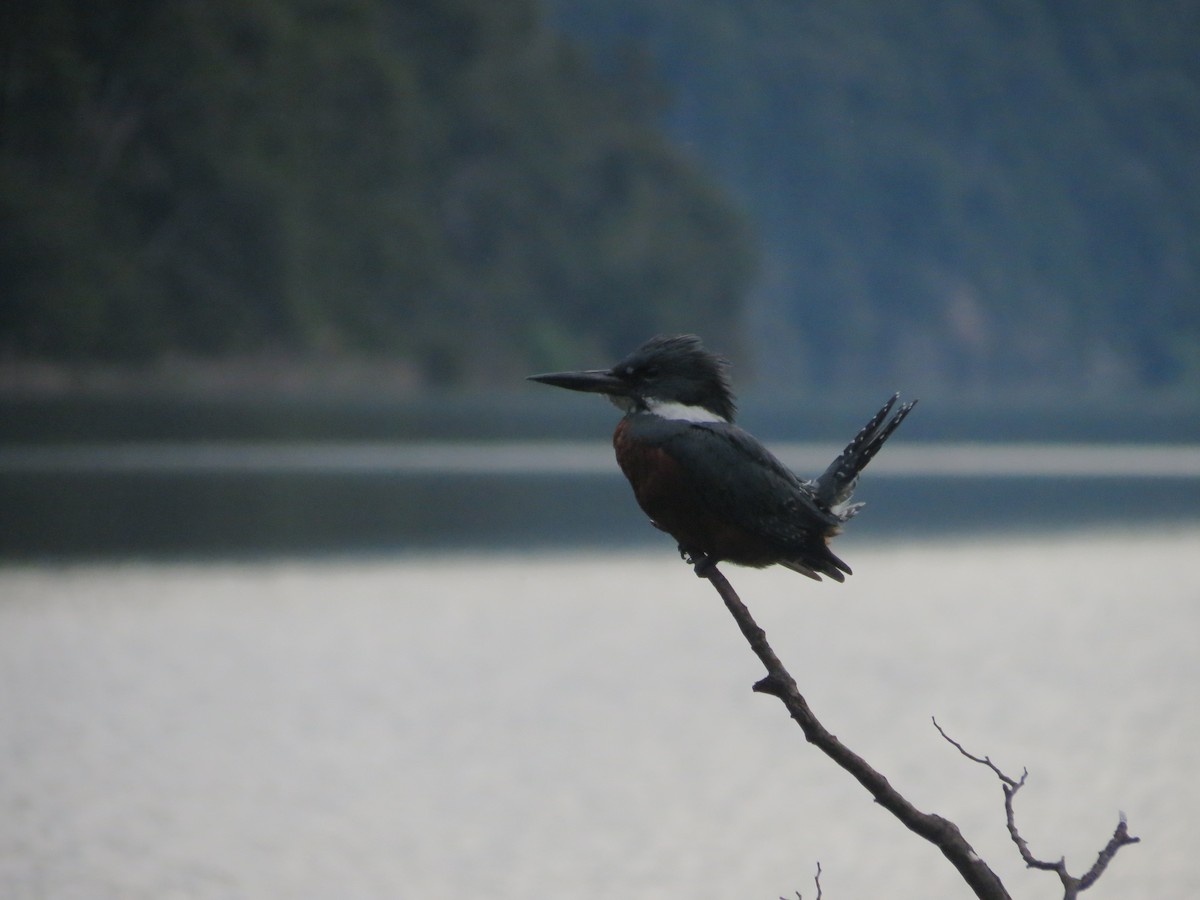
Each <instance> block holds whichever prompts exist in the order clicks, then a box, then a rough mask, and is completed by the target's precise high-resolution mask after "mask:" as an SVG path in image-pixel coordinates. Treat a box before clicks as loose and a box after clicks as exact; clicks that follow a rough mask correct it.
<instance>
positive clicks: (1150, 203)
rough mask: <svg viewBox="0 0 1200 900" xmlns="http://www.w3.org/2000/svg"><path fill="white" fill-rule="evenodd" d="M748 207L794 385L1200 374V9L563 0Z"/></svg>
mask: <svg viewBox="0 0 1200 900" xmlns="http://www.w3.org/2000/svg"><path fill="white" fill-rule="evenodd" d="M548 2H549V8H550V9H551V11H552V14H553V19H554V21H555V22H557V23H558V25H559V26H560V27H562V28H564V29H565V30H567V31H568V32H569V33H571V34H574V35H576V36H578V37H580V38H581V39H583V40H585V41H587V42H588V44H589V45H590V46H591V47H592V49H593V51H594V52H595V53H596V55H597V58H598V60H599V61H600V64H601V65H605V64H612V65H619V64H620V60H622V59H626V58H629V57H630V56H631V55H635V56H636V55H638V54H641V56H642V57H643V58H644V59H646V60H648V61H649V64H650V65H651V67H652V68H654V69H655V70H656V71H657V73H658V74H659V75H660V77H661V78H662V79H663V80H664V81H665V82H666V83H667V84H668V85H669V86H670V88H671V90H672V92H673V103H672V104H671V106H670V107H669V117H668V123H669V127H670V129H671V131H672V133H673V134H674V136H675V137H676V139H677V140H679V141H680V142H681V143H684V144H686V145H687V146H689V147H690V148H692V149H693V151H694V152H695V153H697V154H698V155H700V156H701V157H702V158H703V159H705V160H706V161H707V162H708V164H709V165H710V167H711V168H712V170H713V171H716V172H717V173H719V175H720V176H721V178H722V179H723V181H724V183H725V184H726V185H728V186H730V187H731V188H732V189H734V190H735V191H736V192H737V194H738V195H739V196H740V197H741V198H742V200H743V202H744V203H745V205H746V206H747V208H748V209H749V210H750V211H751V213H752V215H753V217H754V219H755V221H756V224H757V225H758V228H759V234H760V236H761V238H762V240H763V245H764V266H763V277H762V281H761V282H760V284H759V287H758V289H757V290H756V292H755V293H754V295H753V296H752V298H751V300H750V303H749V306H748V308H747V310H746V315H745V319H744V322H745V325H746V327H747V328H748V330H749V333H750V336H751V343H752V345H753V346H755V347H756V349H757V354H758V358H759V362H760V370H761V371H762V372H763V373H764V374H768V375H771V376H773V377H775V378H777V379H779V380H780V381H782V382H783V383H786V384H799V385H822V384H824V385H843V384H847V383H855V382H862V381H864V380H866V381H871V382H878V381H879V380H890V379H896V380H897V382H898V383H907V384H909V385H912V384H914V383H916V384H920V385H926V384H941V385H946V386H948V387H963V386H965V387H973V386H974V387H979V386H987V385H1010V386H1020V387H1022V388H1023V389H1024V388H1029V389H1035V390H1036V389H1042V388H1048V389H1061V388H1066V389H1067V390H1070V391H1078V390H1079V389H1081V388H1092V389H1094V390H1096V391H1100V392H1103V391H1107V390H1110V389H1114V388H1122V387H1146V386H1159V385H1172V384H1173V385H1179V384H1185V383H1190V384H1192V385H1195V386H1200V6H1198V5H1197V4H1194V3H1187V2H1178V0H1147V2H1141V3H1092V2H1087V0H1007V2H1004V3H995V2H991V0H956V2H944V0H915V2H908V3H890V4H889V3H879V2H875V0H846V2H841V3H835V4H824V3H798V2H794V0H745V2H738V3H734V2H729V0H607V2H605V3H593V2H589V0H548Z"/></svg>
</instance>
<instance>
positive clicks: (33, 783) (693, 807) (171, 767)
mask: <svg viewBox="0 0 1200 900" xmlns="http://www.w3.org/2000/svg"><path fill="white" fill-rule="evenodd" d="M897 483H899V479H897ZM1103 483H1104V484H1107V485H1109V487H1110V488H1115V487H1116V485H1117V484H1118V483H1119V479H1118V480H1112V479H1110V480H1108V481H1105V482H1103ZM879 484H880V486H882V481H881V482H880V483H879ZM875 487H876V485H872V490H874V488H875ZM1001 496H1002V495H1001ZM622 499H623V500H626V501H627V500H628V498H625V497H622ZM869 499H871V500H872V501H873V502H874V501H875V500H877V499H880V498H879V497H877V496H872V497H870V498H869ZM879 505H880V506H883V505H884V504H883V502H882V500H880V504H879ZM873 511H874V506H873V507H871V508H869V509H868V510H867V511H866V512H864V517H865V516H866V515H867V514H868V513H871V512H873ZM584 512H586V511H584ZM864 520H865V519H864ZM838 549H839V553H840V554H841V555H843V556H844V558H846V559H847V560H848V561H849V562H850V563H851V565H853V566H854V568H855V572H856V574H855V576H854V577H853V578H851V579H850V580H849V581H848V583H847V584H845V585H841V586H839V585H833V584H814V583H813V582H810V581H808V580H806V579H803V578H799V577H798V576H795V575H793V574H791V573H788V572H784V571H779V572H776V571H767V572H751V571H746V570H740V569H736V568H729V569H726V574H727V575H729V576H730V578H731V579H732V580H733V582H734V584H735V585H736V586H737V587H738V588H739V590H740V591H741V594H742V596H743V599H744V600H745V601H746V602H747V603H748V605H749V606H750V607H751V609H752V610H753V611H754V613H755V614H756V616H757V618H758V620H759V622H760V624H762V625H763V626H764V627H765V628H766V630H767V632H768V635H769V637H770V638H771V640H772V642H773V643H774V646H775V648H776V650H777V651H778V652H779V654H780V656H781V657H782V658H783V659H784V661H785V662H786V663H787V664H788V665H789V667H790V668H791V671H792V673H793V674H794V675H795V676H796V678H797V680H798V681H799V683H800V685H801V689H802V690H803V691H804V693H805V694H806V696H807V697H808V699H809V701H810V703H811V704H812V706H813V708H814V710H815V711H816V713H817V715H818V716H819V717H820V718H821V719H822V720H823V721H824V722H825V724H826V725H827V726H828V727H829V728H830V729H831V730H832V731H833V732H835V733H836V734H838V735H839V737H841V738H842V740H843V741H845V742H846V743H847V744H848V745H849V746H850V747H852V748H853V749H855V750H857V751H858V752H859V753H861V754H862V755H863V756H865V757H866V758H867V759H868V760H869V761H871V762H872V763H873V764H875V765H876V767H877V768H879V770H880V771H882V772H883V773H884V774H885V775H887V776H888V777H889V779H890V780H891V781H892V783H893V784H894V785H895V786H897V787H898V788H899V789H900V790H902V791H903V792H904V793H906V794H907V795H908V796H909V798H910V799H912V800H913V801H914V802H915V803H916V804H917V805H918V806H919V807H921V808H923V809H927V810H933V811H937V812H940V813H942V814H943V815H946V816H948V817H950V818H951V819H953V820H954V821H956V822H957V823H958V824H959V825H960V826H961V828H962V829H963V831H964V833H965V835H966V836H967V838H968V839H969V840H970V841H971V842H972V843H973V845H974V846H975V848H976V850H977V851H979V852H980V854H981V855H982V856H983V857H984V858H985V859H987V860H988V861H989V862H990V863H991V864H992V866H993V868H995V869H996V870H997V871H998V872H999V873H1000V874H1001V876H1002V877H1003V879H1004V880H1005V882H1006V884H1007V885H1008V887H1009V889H1010V891H1011V892H1012V893H1013V894H1014V896H1021V897H1027V898H1037V897H1044V898H1052V897H1059V896H1061V889H1060V888H1059V887H1058V883H1057V879H1056V878H1055V877H1054V876H1053V875H1052V874H1048V873H1036V872H1027V871H1026V870H1025V869H1024V868H1023V866H1022V865H1021V864H1020V862H1019V860H1018V857H1017V854H1016V850H1015V848H1014V847H1013V846H1012V845H1011V843H1010V842H1009V840H1008V837H1007V835H1006V833H1005V830H1004V827H1003V808H1002V796H1001V792H1000V789H999V787H998V785H997V783H996V781H995V779H994V777H993V776H992V775H991V773H989V772H988V771H986V770H984V769H983V768H981V767H979V766H976V765H974V764H972V763H970V762H968V761H966V760H965V759H963V758H961V757H960V756H959V755H958V754H957V753H956V752H955V751H954V750H953V749H952V748H950V747H949V746H948V745H947V744H945V743H944V742H943V741H942V740H941V738H940V737H938V735H937V734H936V732H935V731H934V729H933V727H932V725H931V724H930V716H931V715H936V716H937V718H938V721H939V722H940V723H941V724H942V725H943V726H944V727H945V728H946V729H947V730H948V731H949V732H950V733H951V734H952V735H953V736H955V737H956V738H957V739H959V740H961V741H962V742H964V743H965V745H966V746H967V747H968V748H969V749H971V750H973V751H975V752H976V753H979V754H984V753H986V754H990V755H991V757H992V758H993V759H994V760H995V761H996V762H997V763H998V764H1000V765H1001V766H1002V767H1004V768H1005V769H1007V770H1008V771H1009V772H1010V773H1013V774H1017V775H1019V774H1020V772H1021V769H1022V767H1028V768H1029V771H1030V777H1029V782H1028V784H1027V786H1026V787H1025V788H1024V790H1023V791H1022V792H1021V794H1020V795H1019V796H1018V799H1017V813H1018V817H1019V822H1020V824H1021V825H1022V827H1023V830H1024V833H1025V836H1026V837H1027V838H1028V839H1029V841H1030V843H1031V845H1032V849H1033V850H1034V852H1035V853H1038V854H1039V855H1041V856H1043V857H1046V858H1051V859H1056V858H1058V857H1059V856H1060V855H1063V854H1065V855H1066V857H1067V861H1068V863H1069V864H1070V866H1071V868H1072V870H1073V871H1076V872H1079V871H1082V870H1083V869H1085V868H1086V867H1087V866H1088V865H1090V863H1091V861H1092V860H1093V859H1094V857H1095V854H1096V852H1097V851H1098V850H1099V849H1100V847H1101V846H1103V844H1104V843H1105V841H1106V840H1107V839H1108V837H1109V835H1110V834H1111V832H1112V829H1113V828H1114V826H1115V825H1116V822H1117V816H1118V812H1119V811H1122V810H1123V811H1124V812H1125V813H1126V814H1127V815H1128V818H1129V823H1130V827H1131V830H1132V832H1133V833H1134V834H1137V835H1139V836H1141V838H1142V839H1143V842H1142V843H1141V844H1139V845H1136V846H1133V847H1127V848H1125V849H1124V850H1122V851H1121V853H1120V854H1119V855H1118V857H1117V859H1116V861H1115V862H1114V863H1113V865H1112V867H1111V869H1110V870H1109V872H1108V873H1107V874H1106V875H1105V876H1104V877H1103V879H1102V880H1101V881H1100V882H1099V883H1098V885H1097V886H1096V887H1094V888H1093V889H1092V890H1091V891H1089V893H1088V896H1089V898H1096V900H1102V898H1129V897H1190V896H1197V895H1200V855H1198V854H1197V853H1196V848H1195V844H1196V837H1197V830H1196V827H1195V825H1196V821H1197V813H1196V811H1197V810H1198V809H1200V781H1198V780H1197V779H1196V777H1195V767H1196V759H1197V756H1196V747H1197V746H1200V702H1197V701H1198V700H1200V565H1198V564H1197V561H1196V560H1197V551H1198V550H1200V528H1198V527H1196V526H1195V525H1180V524H1175V525H1159V526H1154V527H1139V528H1138V529H1137V530H1136V531H1134V530H1129V529H1127V528H1122V527H1116V526H1112V525H1110V526H1108V527H1104V528H1099V529H1089V530H1076V531H1059V532H1057V533H1053V534H1044V535H1040V536H1038V535H1032V534H1029V533H1025V534H995V533H994V534H988V535H984V536H982V537H974V538H972V537H969V536H968V537H964V536H957V537H955V536H947V535H945V534H943V535H941V536H938V537H927V538H919V539H904V538H902V537H893V538H892V539H891V540H889V541H888V542H887V543H879V542H877V541H875V540H873V539H872V538H871V537H870V536H869V535H866V536H864V535H863V534H862V533H861V532H851V533H849V534H847V535H845V536H844V537H843V538H840V539H839V544H838ZM760 675H761V671H760V669H759V666H758V663H757V660H756V659H755V658H754V657H753V656H752V654H751V653H750V651H749V649H748V648H747V647H746V645H745V643H744V642H743V640H742V638H741V636H740V635H739V634H738V632H737V630H736V628H735V626H734V623H733V622H732V621H731V620H730V619H729V617H728V614H727V613H726V611H725V609H724V607H723V605H722V604H721V602H720V600H719V599H718V598H717V597H716V595H715V594H714V593H713V592H712V590H711V588H710V587H709V585H707V584H706V583H704V582H701V581H699V580H698V579H696V578H694V577H693V576H692V575H691V574H690V571H689V570H688V568H687V567H686V566H684V565H683V564H682V563H680V562H679V561H678V560H676V559H674V554H673V552H672V550H671V548H670V547H669V545H664V544H663V542H662V541H659V542H658V543H656V544H655V545H654V548H653V551H637V552H632V551H613V552H604V553H590V554H580V553H577V552H561V551H560V552H549V553H537V554H534V553H528V554H524V555H515V554H501V553H479V552H471V553H444V554H440V555H431V556H418V555H412V554H409V555H399V556H395V555H393V556H376V557H360V558H357V559H340V560H338V559H331V560H326V561H312V560H308V561H305V560H299V559H275V560H266V561H258V562H252V561H245V562H174V563H166V562H161V563H155V562H124V563H93V564H74V565H50V564H35V563H21V564H10V565H8V566H6V567H0V810H3V815H0V896H3V897H5V898H11V900H34V898H89V900H107V898H114V900H115V898H121V900H126V898H155V900H158V898H176V897H178V898H185V897H186V898H263V897H287V898H298V900H305V898H313V900H316V898H322V900H323V898H328V897H339V898H343V897H344V898H408V897H412V898H469V897H489V898H514V900H526V898H534V897H554V898H560V900H562V898H589V900H590V898H622V900H629V898H645V900H650V898H664V900H665V898H672V900H674V898H681V897H686V898H691V900H698V898H713V900H716V898H721V900H727V898H761V900H774V898H777V897H780V896H787V897H793V896H794V892H795V891H797V890H800V891H803V893H804V896H805V897H806V898H810V897H812V896H815V891H814V890H813V884H812V877H813V874H814V872H815V870H816V864H817V862H818V861H820V863H821V867H822V869H823V876H822V886H823V888H824V895H825V896H826V897H846V898H849V897H913V898H927V897H966V896H969V894H968V892H967V891H966V889H965V887H963V886H962V884H961V882H959V881H958V879H957V876H956V875H955V873H954V872H953V870H952V869H951V868H950V867H949V865H948V864H947V863H946V862H945V860H944V859H943V858H942V857H941V856H940V854H938V853H937V852H936V851H935V850H933V849H932V848H930V847H929V846H928V845H926V844H924V843H923V842H922V841H920V839H918V838H915V837H914V836H912V835H911V834H909V833H908V832H906V831H905V830H904V829H903V828H902V827H901V826H900V825H899V824H898V823H896V822H895V821H894V820H893V819H892V818H891V817H890V816H889V815H888V814H886V813H885V812H884V811H882V810H881V809H880V808H879V807H877V806H876V805H875V804H874V803H872V802H871V800H870V798H869V796H868V795H867V794H866V793H865V792H864V791H863V789H862V788H861V787H859V786H858V785H857V783H855V782H853V781H852V780H851V779H850V778H849V777H848V776H846V775H845V774H843V773H842V772H841V770H839V769H837V768H835V767H834V766H833V764H832V763H831V762H829V761H828V760H827V759H826V758H825V757H823V756H821V755H820V754H819V753H818V752H817V751H816V750H814V749H813V748H811V747H810V746H808V745H807V744H806V743H805V742H804V740H803V737H802V735H801V733H800V731H799V729H798V728H796V726H795V725H794V724H793V723H792V722H791V721H790V720H789V719H788V717H787V716H786V714H785V713H784V711H783V708H782V706H781V705H780V704H779V703H778V702H777V701H776V700H774V699H773V698H770V697H765V696H761V695H756V694H753V693H751V691H750V685H751V684H752V683H753V682H754V681H755V680H756V679H757V678H758V677H760Z"/></svg>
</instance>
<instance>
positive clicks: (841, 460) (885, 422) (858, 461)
mask: <svg viewBox="0 0 1200 900" xmlns="http://www.w3.org/2000/svg"><path fill="white" fill-rule="evenodd" d="M899 399H900V395H899V394H893V395H892V398H891V399H890V400H888V402H887V403H885V404H884V405H883V409H881V410H879V412H877V413H876V414H875V415H874V417H873V418H872V419H871V421H870V422H868V423H867V424H866V425H865V426H863V429H862V431H860V432H859V433H858V435H857V436H855V438H854V440H852V441H851V442H850V443H849V444H847V445H846V449H845V450H843V451H842V452H841V455H840V456H838V458H837V459H835V460H834V461H833V462H832V463H830V465H829V468H828V469H826V470H825V471H824V472H823V473H822V474H821V476H820V477H819V478H818V479H817V480H816V481H814V482H813V483H812V485H813V495H814V497H815V499H816V500H817V502H818V503H820V504H821V505H822V506H824V507H825V508H826V509H830V510H834V511H836V512H837V513H838V515H839V516H840V517H841V518H842V520H843V521H844V520H846V519H849V518H850V517H851V516H852V515H854V514H855V513H856V512H858V509H859V507H861V506H862V504H861V503H857V504H854V505H852V506H844V505H843V504H845V503H846V501H847V500H849V499H850V497H851V495H852V494H853V493H854V486H855V485H856V484H857V483H858V475H859V473H860V472H862V470H863V469H865V468H866V467H867V463H869V462H870V461H871V460H872V459H874V458H875V454H876V453H878V452H879V448H880V447H882V446H883V444H884V442H885V441H886V440H887V439H888V438H889V437H891V435H892V432H893V431H895V430H896V428H897V427H898V426H899V425H900V423H901V422H903V421H904V417H905V416H907V415H908V414H909V412H911V411H912V408H913V407H914V406H916V405H917V401H916V400H911V401H909V402H908V403H904V404H901V406H900V408H899V409H897V410H896V414H895V415H894V416H892V418H891V419H888V414H889V413H891V411H892V407H893V406H895V405H896V401H897V400H899ZM838 507H841V508H840V509H838Z"/></svg>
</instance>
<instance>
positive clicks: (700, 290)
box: [0, 0, 753, 383]
mask: <svg viewBox="0 0 1200 900" xmlns="http://www.w3.org/2000/svg"><path fill="white" fill-rule="evenodd" d="M540 15H541V8H540V6H539V5H538V4H537V3H536V0H505V2H503V3H491V2H472V0H394V2H388V0H338V2H334V0H208V2H204V3H182V2H159V0H122V2H115V3H90V2H84V0H8V2H6V3H5V4H4V9H3V11H2V12H0V88H2V89H0V233H2V234H3V240H2V241H0V285H2V297H0V355H3V356H4V357H6V358H9V359H55V360H75V361H81V360H109V361H152V360H154V359H156V358H159V357H161V356H163V355H164V354H190V355H194V356H202V357H209V358H213V359H220V358H222V357H226V356H228V355H230V354H253V353H261V352H270V353H272V354H277V355H282V356H294V357H298V358H307V357H313V356H330V355H332V356H346V355H356V354H368V355H375V356H377V357H387V358H399V359H407V360H410V361H411V362H412V365H413V368H414V370H415V371H416V372H417V373H418V377H419V378H421V379H424V380H425V381H427V382H431V383H439V382H440V383H486V382H488V381H492V380H495V379H497V378H505V379H507V378H509V377H512V376H515V375H516V374H518V373H523V372H526V371H528V370H529V369H528V367H529V366H530V365H535V364H537V365H547V364H549V363H550V362H562V361H564V360H565V359H567V358H572V359H574V358H579V357H580V356H582V355H585V354H587V355H593V356H595V355H607V354H609V353H612V352H615V351H616V350H617V349H618V348H619V349H621V350H624V349H625V348H627V347H628V346H629V345H631V344H632V343H634V342H636V341H638V340H640V339H641V338H642V337H644V336H645V335H646V334H649V333H652V332H655V331H658V330H662V329H673V328H682V327H684V326H685V325H687V326H688V327H692V328H696V329H698V330H702V331H706V332H709V333H728V332H729V331H730V330H731V328H732V325H733V323H734V321H735V316H736V309H737V305H738V303H739V302H740V300H741V299H742V297H743V295H744V292H745V289H746V286H747V285H748V284H749V280H750V276H751V273H752V270H753V253H752V249H751V241H750V237H749V233H748V230H747V228H746V223H745V221H743V219H742V218H740V217H739V215H738V213H737V212H736V211H735V210H734V209H733V208H732V206H731V205H730V203H729V202H728V200H727V199H726V198H724V197H723V196H722V195H721V194H720V192H719V191H718V190H717V189H716V188H714V186H713V185H712V183H711V182H710V181H707V180H705V179H704V178H703V177H701V175H700V174H699V173H698V172H697V170H696V168H695V167H694V166H693V165H692V164H691V163H690V162H689V161H688V160H686V159H685V158H684V156H683V155H681V154H680V153H679V152H678V151H677V150H676V149H675V148H674V147H673V146H672V144H671V143H670V142H669V141H668V140H667V139H665V138H664V137H663V136H662V134H661V130H660V128H659V126H658V124H657V123H656V121H655V117H656V115H657V114H658V112H659V107H658V105H657V103H658V99H657V98H658V95H657V94H656V93H655V92H654V91H653V90H648V89H646V87H645V84H644V83H643V82H641V81H639V80H638V79H637V77H636V74H631V75H629V76H628V77H625V78H621V77H605V78H601V77H599V76H597V75H596V74H595V73H594V72H593V71H592V70H590V69H589V67H588V65H587V63H586V61H585V58H584V56H583V55H582V54H581V53H580V52H578V50H577V49H576V47H575V46H574V45H573V44H572V43H571V42H570V41H569V40H567V39H564V38H561V37H559V36H558V35H557V34H555V33H552V32H551V31H549V30H548V29H547V28H546V27H545V25H544V23H543V22H542V20H541V17H540Z"/></svg>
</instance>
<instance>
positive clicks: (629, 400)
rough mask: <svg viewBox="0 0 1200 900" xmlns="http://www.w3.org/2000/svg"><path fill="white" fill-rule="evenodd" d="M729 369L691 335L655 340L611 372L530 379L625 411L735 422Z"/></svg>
mask: <svg viewBox="0 0 1200 900" xmlns="http://www.w3.org/2000/svg"><path fill="white" fill-rule="evenodd" d="M728 369H729V365H728V363H726V362H725V360H724V359H722V358H721V357H720V356H717V355H716V354H715V353H712V352H710V351H709V350H707V349H705V347H704V345H703V344H702V343H701V342H700V338H698V337H696V336H695V335H693V334H680V335H675V336H672V337H656V338H651V339H650V340H648V341H647V342H646V343H644V344H642V346H640V347H638V349H636V350H634V351H633V352H632V353H630V354H629V355H628V356H626V357H625V358H624V359H622V360H621V361H620V362H618V363H617V364H616V365H615V366H613V367H612V368H610V369H588V370H585V371H579V372H550V373H548V374H545V375H531V376H529V378H530V380H531V381H540V382H541V383H542V384H551V385H554V386H555V387H562V388H568V389H570V390H573V391H588V392H590V393H594V394H605V395H606V396H607V397H608V398H609V399H610V400H612V401H613V403H615V404H616V405H617V406H619V407H621V408H622V409H624V410H625V411H626V412H650V413H655V414H658V415H662V416H665V417H667V418H672V419H689V420H691V421H710V422H716V421H725V422H732V421H733V417H734V415H735V414H736V412H737V407H736V406H735V404H734V399H733V391H732V389H731V388H730V386H729V376H728Z"/></svg>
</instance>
